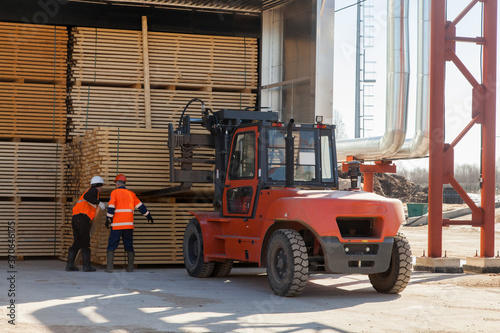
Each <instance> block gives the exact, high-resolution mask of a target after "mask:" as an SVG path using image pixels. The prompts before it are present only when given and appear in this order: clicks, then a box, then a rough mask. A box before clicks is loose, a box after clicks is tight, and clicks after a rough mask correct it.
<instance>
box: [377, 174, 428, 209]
mask: <svg viewBox="0 0 500 333" xmlns="http://www.w3.org/2000/svg"><path fill="white" fill-rule="evenodd" d="M373 191H374V192H375V193H377V194H380V195H383V196H385V197H388V198H395V199H399V200H401V201H403V202H416V203H418V202H421V203H426V202H427V200H428V188H427V187H423V186H421V185H419V184H415V183H413V182H410V181H408V180H407V179H406V178H405V177H403V176H400V175H396V174H387V173H377V174H375V177H373Z"/></svg>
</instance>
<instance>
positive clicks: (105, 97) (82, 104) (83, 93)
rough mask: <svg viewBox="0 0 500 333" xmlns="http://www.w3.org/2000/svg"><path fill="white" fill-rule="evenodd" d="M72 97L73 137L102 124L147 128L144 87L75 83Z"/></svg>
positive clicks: (69, 108) (71, 120)
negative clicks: (77, 84) (79, 84)
mask: <svg viewBox="0 0 500 333" xmlns="http://www.w3.org/2000/svg"><path fill="white" fill-rule="evenodd" d="M69 96H70V102H69V105H68V113H69V114H68V118H69V135H70V136H77V135H84V134H85V132H86V131H88V130H91V129H93V128H96V127H100V126H101V127H102V126H115V127H129V128H145V118H144V117H145V114H144V92H143V89H137V88H127V89H125V88H118V87H100V86H88V87H83V86H73V87H71V88H70V94H69Z"/></svg>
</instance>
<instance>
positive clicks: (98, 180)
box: [90, 176, 104, 186]
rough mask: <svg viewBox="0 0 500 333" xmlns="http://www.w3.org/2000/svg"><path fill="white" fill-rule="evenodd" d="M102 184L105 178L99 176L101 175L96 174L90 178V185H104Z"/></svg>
mask: <svg viewBox="0 0 500 333" xmlns="http://www.w3.org/2000/svg"><path fill="white" fill-rule="evenodd" d="M102 184H104V180H103V179H102V178H101V177H99V176H94V177H92V179H91V180H90V185H100V186H102Z"/></svg>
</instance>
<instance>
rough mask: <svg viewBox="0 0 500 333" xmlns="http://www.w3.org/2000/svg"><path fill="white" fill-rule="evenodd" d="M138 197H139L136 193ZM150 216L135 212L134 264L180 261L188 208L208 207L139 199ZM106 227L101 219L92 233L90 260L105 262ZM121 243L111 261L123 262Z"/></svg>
mask: <svg viewBox="0 0 500 333" xmlns="http://www.w3.org/2000/svg"><path fill="white" fill-rule="evenodd" d="M139 199H141V198H140V197H139ZM143 202H144V204H145V205H146V207H147V208H148V210H149V211H150V212H151V215H152V216H153V218H154V224H150V223H149V222H148V221H147V220H146V218H145V217H144V216H142V215H141V214H139V212H138V211H136V212H135V216H134V250H135V253H136V255H135V263H136V264H139V265H140V264H180V263H183V258H182V240H183V237H184V229H185V227H186V225H187V223H188V222H189V220H190V219H192V218H193V216H192V215H191V214H189V212H190V211H212V210H213V206H212V204H211V203H150V202H145V201H143ZM108 237H109V230H108V229H106V227H105V226H104V219H103V221H102V223H101V224H100V227H99V229H97V232H96V234H94V236H93V238H92V240H91V242H92V244H91V245H92V261H93V262H95V263H98V264H103V265H105V264H106V247H107V245H108ZM124 259H125V255H124V249H123V244H122V243H120V245H119V247H118V248H117V250H116V251H115V264H118V265H119V264H122V263H124V262H125V261H124Z"/></svg>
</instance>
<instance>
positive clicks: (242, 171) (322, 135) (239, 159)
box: [221, 122, 338, 218]
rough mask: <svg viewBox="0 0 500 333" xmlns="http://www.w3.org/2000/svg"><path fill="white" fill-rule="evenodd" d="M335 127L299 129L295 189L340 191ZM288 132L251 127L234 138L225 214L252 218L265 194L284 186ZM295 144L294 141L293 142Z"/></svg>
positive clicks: (295, 132) (267, 125)
mask: <svg viewBox="0 0 500 333" xmlns="http://www.w3.org/2000/svg"><path fill="white" fill-rule="evenodd" d="M334 131H335V126H333V125H324V124H299V125H294V126H292V128H291V138H293V144H292V149H291V150H288V151H290V153H289V154H292V157H293V158H291V159H290V160H291V161H293V162H292V163H293V165H292V166H291V168H293V182H292V183H293V184H294V186H297V187H301V188H330V189H333V188H337V187H338V172H337V168H336V165H337V161H336V153H335V140H334V138H335V136H334ZM286 138H287V128H286V125H285V124H284V123H280V122H272V123H271V122H261V123H249V124H244V125H241V126H239V127H238V128H237V129H236V130H235V132H234V135H233V136H232V142H231V146H230V147H231V150H230V154H229V156H228V157H229V162H228V168H227V174H226V177H225V182H224V190H223V200H222V202H223V203H222V210H221V211H222V215H223V216H227V217H247V218H249V217H253V215H254V212H255V209H254V208H255V203H256V202H257V200H258V193H259V192H260V190H261V189H266V188H271V187H286V184H287V179H286V168H287V163H286V161H287V158H286V157H287V156H286V155H287V145H286ZM291 141H292V140H291Z"/></svg>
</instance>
